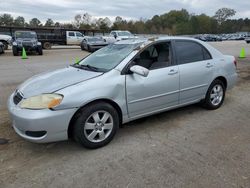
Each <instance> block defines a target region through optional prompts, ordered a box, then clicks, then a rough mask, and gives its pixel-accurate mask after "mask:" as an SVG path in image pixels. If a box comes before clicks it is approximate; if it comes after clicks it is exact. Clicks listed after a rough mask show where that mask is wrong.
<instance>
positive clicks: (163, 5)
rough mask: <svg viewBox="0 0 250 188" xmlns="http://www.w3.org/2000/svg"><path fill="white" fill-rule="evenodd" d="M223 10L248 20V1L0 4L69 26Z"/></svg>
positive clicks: (29, 0) (14, 0) (24, 0)
mask: <svg viewBox="0 0 250 188" xmlns="http://www.w3.org/2000/svg"><path fill="white" fill-rule="evenodd" d="M222 7H227V8H233V9H235V10H236V11H237V14H236V16H235V18H240V17H242V18H246V17H248V18H250V1H249V0H37V1H36V0H0V14H3V13H9V14H12V15H13V16H14V17H16V16H19V15H20V16H23V17H24V18H25V19H26V21H28V20H30V19H31V18H34V17H37V18H38V19H39V20H41V21H42V22H44V21H45V20H47V18H52V19H53V20H54V21H59V22H71V21H73V19H74V16H75V15H76V14H77V13H81V14H83V13H85V12H88V13H89V14H90V15H92V16H94V17H106V16H107V17H109V18H111V20H112V19H114V17H116V16H121V17H123V18H126V19H140V18H151V17H152V16H154V15H156V14H158V15H159V14H163V13H165V12H168V11H170V10H173V9H175V10H180V9H182V8H185V9H187V10H188V11H189V12H190V13H195V14H201V13H205V14H207V15H209V16H213V15H214V13H215V12H216V10H218V9H219V8H222Z"/></svg>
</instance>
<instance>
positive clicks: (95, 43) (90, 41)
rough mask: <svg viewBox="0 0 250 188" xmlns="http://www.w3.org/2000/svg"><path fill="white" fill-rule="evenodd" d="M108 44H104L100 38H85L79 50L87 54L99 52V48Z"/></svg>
mask: <svg viewBox="0 0 250 188" xmlns="http://www.w3.org/2000/svg"><path fill="white" fill-rule="evenodd" d="M108 44H109V43H108V42H106V40H105V39H103V38H102V37H85V38H84V39H83V40H82V43H81V49H82V50H86V51H89V52H93V51H95V50H99V49H100V48H102V47H104V46H107V45H108Z"/></svg>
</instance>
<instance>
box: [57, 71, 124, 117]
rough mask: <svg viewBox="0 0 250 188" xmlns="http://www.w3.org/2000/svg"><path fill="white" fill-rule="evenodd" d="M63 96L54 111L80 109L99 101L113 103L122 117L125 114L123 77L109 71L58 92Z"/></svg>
mask: <svg viewBox="0 0 250 188" xmlns="http://www.w3.org/2000/svg"><path fill="white" fill-rule="evenodd" d="M56 93H59V94H62V95H63V96H64V98H63V101H62V103H61V104H60V105H59V106H58V107H56V108H55V110H60V109H67V108H80V107H83V106H85V105H86V104H88V103H90V102H93V101H95V100H99V99H107V100H111V101H113V102H115V103H116V104H117V105H118V106H119V107H120V109H121V111H122V113H123V115H126V114H127V105H126V95H125V94H126V90H125V75H121V73H120V72H119V71H117V70H114V69H113V70H111V71H109V72H107V73H105V74H103V75H101V76H99V77H96V78H93V79H90V80H87V81H84V82H81V83H79V84H76V85H72V86H69V87H67V88H64V89H61V90H58V91H57V92H56Z"/></svg>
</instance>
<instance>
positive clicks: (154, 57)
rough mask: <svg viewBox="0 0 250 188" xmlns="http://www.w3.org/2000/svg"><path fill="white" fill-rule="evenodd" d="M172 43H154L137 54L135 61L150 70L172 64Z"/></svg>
mask: <svg viewBox="0 0 250 188" xmlns="http://www.w3.org/2000/svg"><path fill="white" fill-rule="evenodd" d="M171 57H172V56H171V44H170V42H162V43H158V44H154V45H151V46H149V47H148V48H146V49H145V50H143V51H142V52H141V53H140V54H138V55H137V57H136V58H135V60H134V62H135V64H136V65H140V66H142V67H145V68H147V69H149V70H153V69H159V68H164V67H168V66H171Z"/></svg>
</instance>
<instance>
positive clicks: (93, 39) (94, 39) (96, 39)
mask: <svg viewBox="0 0 250 188" xmlns="http://www.w3.org/2000/svg"><path fill="white" fill-rule="evenodd" d="M100 41H103V39H101V38H97V37H95V38H94V37H93V38H88V42H100Z"/></svg>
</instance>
